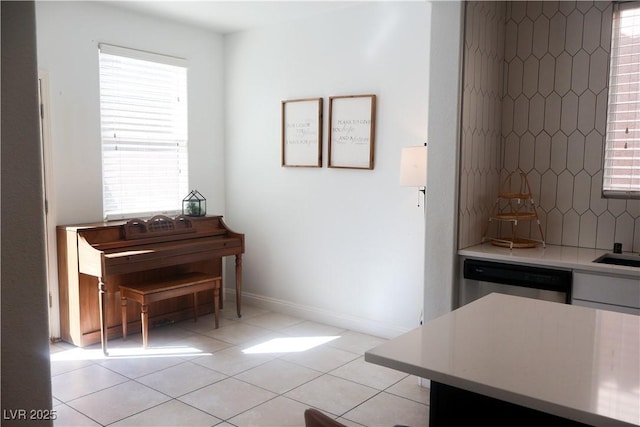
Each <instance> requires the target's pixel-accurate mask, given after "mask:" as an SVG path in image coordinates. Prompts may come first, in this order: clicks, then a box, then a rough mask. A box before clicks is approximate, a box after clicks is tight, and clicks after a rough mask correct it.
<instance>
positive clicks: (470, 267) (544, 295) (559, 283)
mask: <svg viewBox="0 0 640 427" xmlns="http://www.w3.org/2000/svg"><path fill="white" fill-rule="evenodd" d="M463 269H464V273H463V276H464V279H465V280H464V281H463V285H462V287H461V289H460V305H464V304H468V303H470V302H471V301H474V300H476V299H478V298H480V297H483V296H485V295H488V294H490V293H492V292H498V293H502V294H507V295H516V296H521V297H528V298H535V299H541V300H546V301H554V302H560V303H564V304H569V303H570V302H571V283H572V272H571V270H562V269H555V268H545V267H537V266H531V265H523V264H509V263H502V262H493V261H485V260H479V259H471V258H467V259H465V260H464V267H463Z"/></svg>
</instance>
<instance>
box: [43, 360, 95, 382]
mask: <svg viewBox="0 0 640 427" xmlns="http://www.w3.org/2000/svg"><path fill="white" fill-rule="evenodd" d="M92 364H93V365H98V366H100V364H99V363H93V362H92ZM89 366H91V365H86V366H80V367H78V368H73V369H69V370H68V371H64V372H60V373H58V374H51V379H54V378H55V377H59V376H60V375H64V374H68V373H71V372H74V371H79V370H80V369H84V368H88V367H89Z"/></svg>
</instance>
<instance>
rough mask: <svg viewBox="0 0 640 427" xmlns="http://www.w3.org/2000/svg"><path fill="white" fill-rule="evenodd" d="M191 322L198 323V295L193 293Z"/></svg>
mask: <svg viewBox="0 0 640 427" xmlns="http://www.w3.org/2000/svg"><path fill="white" fill-rule="evenodd" d="M193 321H194V322H197V321H198V293H197V292H194V293H193Z"/></svg>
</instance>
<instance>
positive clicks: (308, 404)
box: [280, 391, 340, 418]
mask: <svg viewBox="0 0 640 427" xmlns="http://www.w3.org/2000/svg"><path fill="white" fill-rule="evenodd" d="M287 393H289V391H288V392H287ZM280 396H281V397H284V398H286V399H289V400H293V401H294V402H297V403H299V404H301V405H304V406H306V407H307V408H314V409H317V410H318V411H322V412H324V413H326V414H329V415H331V416H334V417H336V418H338V417H340V415H338V414H335V413H333V412H331V411H329V410H327V409H322V408H320V407H318V406H314V405H312V404H310V403H307V402H303V401H302V400H298V399H296V398H295V397H293V396H285V395H284V394H282V395H280Z"/></svg>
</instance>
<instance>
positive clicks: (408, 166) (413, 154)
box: [400, 143, 427, 207]
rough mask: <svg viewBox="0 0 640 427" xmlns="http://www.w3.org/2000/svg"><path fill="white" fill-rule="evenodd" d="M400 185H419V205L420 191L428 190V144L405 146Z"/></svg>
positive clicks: (401, 160)
mask: <svg viewBox="0 0 640 427" xmlns="http://www.w3.org/2000/svg"><path fill="white" fill-rule="evenodd" d="M400 185H401V186H403V187H418V207H420V193H422V194H424V195H425V196H426V192H427V144H426V143H425V144H424V146H418V147H404V148H403V149H402V156H401V159H400Z"/></svg>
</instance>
